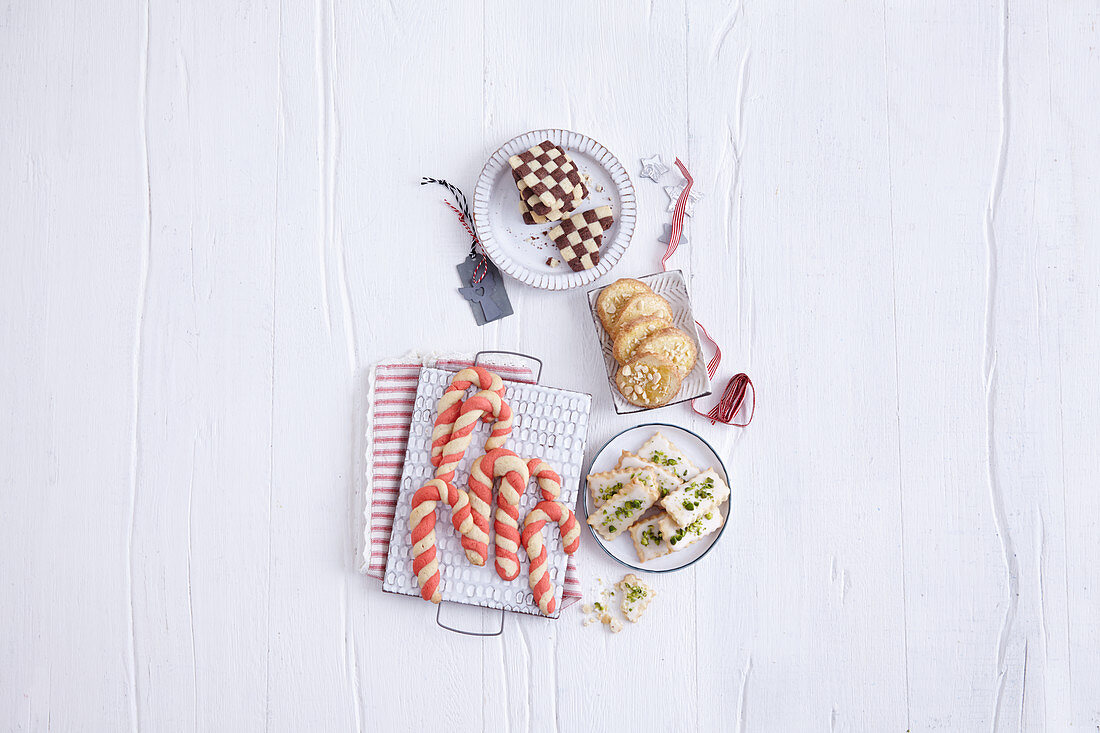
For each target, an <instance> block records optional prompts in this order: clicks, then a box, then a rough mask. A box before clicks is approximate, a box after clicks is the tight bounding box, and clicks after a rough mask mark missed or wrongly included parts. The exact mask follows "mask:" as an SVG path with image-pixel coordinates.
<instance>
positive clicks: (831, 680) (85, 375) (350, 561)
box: [0, 0, 1100, 731]
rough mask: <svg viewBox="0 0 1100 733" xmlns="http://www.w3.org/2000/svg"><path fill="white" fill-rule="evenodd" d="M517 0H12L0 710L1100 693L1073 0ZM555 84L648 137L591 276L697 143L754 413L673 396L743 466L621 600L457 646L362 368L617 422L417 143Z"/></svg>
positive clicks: (560, 111) (533, 112)
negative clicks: (482, 288) (408, 536)
mask: <svg viewBox="0 0 1100 733" xmlns="http://www.w3.org/2000/svg"><path fill="white" fill-rule="evenodd" d="M518 5H519V4H513V3H507V2H499V1H497V2H485V3H483V4H466V3H448V4H443V3H428V2H407V3H391V4H389V5H381V6H377V7H376V4H375V3H373V2H350V1H348V0H340V1H339V2H335V1H334V0H333V1H331V2H328V3H325V2H317V3H299V2H291V1H290V0H285V1H284V2H282V3H280V2H276V1H275V0H269V1H267V2H254V1H250V0H241V1H240V2H232V3H230V2H214V1H213V0H208V1H206V2H196V3H186V2H185V3H181V2H167V1H163V0H161V1H157V2H152V1H150V2H148V3H146V4H142V3H138V2H135V3H123V2H118V3H113V4H112V3H81V2H76V3H72V2H55V1H53V0H41V1H37V2H32V1H31V0H15V1H14V2H8V3H5V4H3V7H2V8H0V233H2V234H0V247H2V253H3V258H2V263H3V264H2V266H0V378H2V384H3V385H4V386H3V388H2V389H0V415H2V418H3V419H2V421H0V521H2V522H3V525H2V528H0V728H2V729H4V730H34V731H40V730H62V731H118V730H126V729H132V730H137V729H142V730H192V729H195V730H234V731H251V730H283V731H299V730H356V729H358V730H362V731H374V730H397V729H402V728H404V727H406V726H409V725H412V724H413V723H414V722H415V723H418V724H420V725H423V726H424V728H425V729H428V730H451V731H467V730H489V731H498V730H526V729H532V730H563V731H581V730H692V729H700V730H723V731H727V730H746V731H801V730H851V731H905V730H914V731H925V730H934V729H942V730H949V731H984V730H990V729H993V730H1006V731H1010V730H1011V731H1014V730H1019V729H1024V730H1029V731H1030V730H1051V731H1064V730H1082V731H1088V730H1095V729H1096V728H1097V727H1098V726H1100V543H1098V530H1100V491H1097V485H1098V482H1100V462H1098V458H1097V455H1098V451H1097V446H1096V440H1097V432H1098V428H1100V399H1098V397H1100V395H1098V389H1097V383H1096V376H1097V359H1098V358H1100V338H1098V334H1100V328H1098V326H1097V320H1098V316H1100V252H1098V251H1097V244H1098V241H1100V206H1098V202H1100V173H1098V171H1100V132H1098V128H1097V121H1098V118H1100V103H1098V101H1097V100H1098V91H1100V5H1097V4H1096V3H1095V2H1089V1H1087V0H1076V1H1070V0H1055V1H1053V2H1046V3H1035V2H1025V1H1023V0H1020V1H1019V2H1016V1H1015V0H1014V1H1013V2H1010V3H1008V8H1007V10H1006V8H1005V7H1004V6H1002V5H1001V4H1000V3H997V2H988V1H986V0H980V1H979V2H958V1H957V0H934V1H933V2H909V3H900V2H893V1H892V0H891V1H888V2H885V3H882V2H877V1H875V2H864V1H862V0H852V1H849V2H840V1H839V0H828V1H827V2H820V3H800V2H794V1H793V0H781V1H778V2H771V3H752V2H746V3H744V5H743V6H742V5H741V4H730V3H724V4H723V3H704V2H694V1H692V2H687V3H684V2H680V3H670V2H649V3H647V4H644V5H643V4H641V3H626V2H624V3H601V4H598V5H597V4H593V3H581V2H575V3H574V2H566V3H564V4H561V3H558V4H555V5H554V6H553V8H552V9H550V11H549V13H546V12H545V11H544V10H539V9H537V8H536V7H534V5H535V4H525V7H522V8H521V7H517V6H518ZM544 7H549V6H544ZM532 50H534V53H532ZM548 126H557V127H565V128H568V129H574V130H577V131H580V132H583V133H586V134H588V135H591V136H592V137H594V138H596V139H597V140H599V141H601V142H602V143H604V144H605V145H607V146H608V147H609V148H610V149H611V150H612V151H613V152H614V153H616V154H617V155H618V156H619V157H620V159H621V160H623V161H624V162H625V163H626V164H627V165H628V166H629V167H630V169H631V172H632V174H633V175H634V176H635V182H636V184H637V187H638V190H639V196H640V200H639V208H640V219H639V224H638V228H637V231H636V235H635V237H634V242H633V245H632V246H631V248H630V250H629V251H628V253H627V256H626V257H625V259H624V260H623V261H622V262H621V263H620V265H619V266H618V267H616V269H615V270H614V271H613V274H612V277H615V276H622V275H633V274H641V273H644V272H650V271H652V270H653V269H654V266H655V263H656V260H657V258H658V252H659V251H660V249H661V247H662V245H658V244H657V243H656V241H655V240H656V236H657V235H658V233H659V232H660V227H661V224H662V223H664V222H666V221H667V218H668V215H667V214H666V213H665V212H664V207H665V205H666V203H667V197H666V195H665V193H664V192H663V190H662V189H661V188H660V187H659V186H657V185H656V184H652V183H650V182H648V181H645V180H640V179H638V178H637V172H638V171H637V168H638V163H637V161H638V159H639V158H640V157H642V156H644V155H649V154H651V153H653V152H659V153H661V154H662V155H663V156H664V157H665V159H666V161H667V160H670V159H671V158H672V157H674V156H676V155H679V156H680V157H681V158H683V159H684V160H685V161H686V162H687V163H688V165H689V167H690V168H691V170H692V172H693V173H694V175H695V178H696V180H697V188H698V189H699V190H701V191H703V192H704V193H705V198H704V199H703V201H702V202H701V203H700V205H699V208H698V211H697V213H696V215H695V217H694V218H693V219H692V220H690V226H689V230H688V233H689V236H690V239H691V242H690V244H689V245H687V246H686V247H684V248H682V249H681V250H680V251H679V252H678V253H677V254H676V255H675V258H674V260H673V262H672V264H673V265H674V266H676V267H680V268H682V269H684V271H685V272H686V273H687V274H688V275H689V277H690V281H691V287H692V289H693V294H694V297H695V307H696V311H697V313H698V315H699V317H700V319H701V320H702V321H703V322H704V323H705V324H707V325H708V327H709V328H710V330H711V332H712V333H713V334H714V335H715V337H716V338H717V339H718V340H719V342H720V343H721V344H722V346H723V349H724V352H725V355H726V357H725V361H724V362H723V367H722V371H721V373H720V375H719V378H720V383H724V382H725V379H726V378H728V377H729V376H730V375H731V374H733V373H734V372H735V371H740V370H744V371H747V372H748V373H750V374H751V375H752V377H753V379H754V381H755V383H756V385H757V387H758V389H759V409H758V410H757V414H756V419H755V421H754V422H753V424H752V426H751V427H750V428H749V429H748V430H744V431H742V430H738V429H731V428H724V427H722V426H717V427H713V426H710V425H709V424H707V423H706V422H705V421H702V420H698V419H694V418H693V417H692V415H691V414H690V413H689V412H688V411H687V410H686V408H673V409H671V410H667V411H665V412H663V413H658V416H659V417H661V418H663V419H669V420H672V421H675V422H679V423H681V424H683V425H685V426H688V427H693V428H695V429H698V430H699V431H701V432H702V433H703V434H704V435H705V436H706V437H707V438H708V439H710V440H711V441H713V442H714V443H715V445H716V446H718V447H719V448H720V449H721V450H723V451H724V452H725V454H726V455H728V457H729V461H728V465H729V467H730V470H731V475H732V478H733V482H734V487H735V498H734V503H733V505H732V506H733V514H732V519H731V525H730V526H729V527H728V529H727V532H726V536H725V537H723V539H722V541H721V542H720V543H719V545H718V546H717V548H716V549H715V551H714V552H713V553H712V554H711V555H710V556H708V557H707V558H706V559H705V560H704V561H703V562H702V563H700V564H698V565H697V566H695V567H693V568H692V569H690V570H688V571H686V572H683V573H679V574H675V575H670V576H661V577H657V578H656V579H655V580H654V583H655V585H656V587H657V589H658V592H659V593H660V597H659V598H658V599H657V601H656V602H655V603H654V605H653V606H652V608H651V610H650V611H649V612H648V614H647V616H646V617H645V619H644V620H643V623H642V624H641V625H639V626H637V627H631V628H628V629H627V630H626V631H625V632H624V633H622V634H619V635H617V636H612V635H610V634H608V633H606V632H605V631H604V630H603V629H600V628H599V627H589V628H582V626H581V623H580V613H579V612H578V611H576V610H575V609H574V610H573V611H572V612H571V613H567V614H566V615H565V617H564V618H563V619H562V620H561V621H558V622H550V621H544V620H539V619H533V618H527V617H509V618H508V620H507V624H506V629H505V635H504V637H503V638H501V639H493V640H490V641H480V640H474V639H467V638H463V637H457V636H454V635H450V634H447V633H445V632H442V631H440V630H437V629H436V628H435V626H434V625H433V613H434V610H435V609H434V607H432V606H430V605H429V604H425V603H421V602H418V601H416V600H410V599H407V598H396V597H392V596H389V595H384V594H382V593H381V592H380V590H379V587H378V584H377V583H376V582H374V581H370V580H368V579H366V578H364V577H363V576H360V575H359V574H357V573H356V572H355V569H354V568H355V566H356V564H357V561H356V558H355V548H356V546H357V543H358V533H359V532H360V529H361V518H360V512H361V504H362V495H361V494H362V490H363V464H364V460H363V457H362V453H363V438H362V426H363V404H364V399H365V391H364V386H365V381H366V374H367V369H368V367H369V365H370V364H372V363H374V362H375V361H377V360H379V359H381V358H384V357H389V356H394V355H398V354H401V353H403V352H405V351H406V350H409V349H434V350H439V351H470V352H472V351H475V350H477V349H479V348H493V347H496V348H508V349H518V350H524V351H529V352H533V353H535V354H537V355H540V356H543V357H544V358H546V361H547V364H546V374H545V381H546V382H547V383H549V384H554V385H557V386H561V387H565V388H571V389H580V390H584V391H589V392H592V393H593V394H594V395H595V402H594V408H593V416H592V435H591V446H590V448H591V449H594V448H595V447H596V446H598V445H599V444H601V443H602V442H603V441H604V440H605V439H606V438H607V437H609V436H610V435H612V434H613V433H614V432H617V431H618V430H620V429H622V428H624V427H626V426H628V425H631V424H633V423H634V422H637V420H638V418H627V417H622V418H619V417H615V416H614V415H613V414H612V413H611V410H610V398H609V396H608V393H607V391H606V389H605V386H604V382H603V379H604V377H603V366H602V364H601V363H600V361H599V359H598V358H596V357H594V355H593V350H594V347H593V345H594V343H595V337H594V334H593V333H592V329H591V325H590V323H589V321H588V316H587V314H586V311H585V301H584V296H583V294H582V293H581V292H579V291H574V292H568V293H564V294H562V293H544V292H538V291H534V290H530V289H527V288H524V287H521V286H519V285H518V284H515V283H513V284H512V287H511V288H510V293H511V296H512V301H513V303H514V305H515V308H516V314H515V315H514V316H512V317H510V318H508V319H506V320H504V321H502V322H500V323H497V324H493V325H491V326H487V327H484V328H478V327H476V326H475V325H474V323H473V320H472V318H471V316H470V314H469V311H468V308H467V307H466V305H465V304H464V303H463V302H461V301H460V300H459V299H458V296H457V294H456V293H455V288H456V287H457V285H458V283H457V280H456V276H455V272H454V265H455V264H456V263H457V262H458V261H459V260H460V259H461V257H462V256H463V254H464V242H463V237H462V236H461V234H460V231H459V230H458V227H457V224H456V223H455V221H454V218H453V215H452V214H451V212H450V211H448V210H447V209H446V208H445V207H444V206H443V205H442V203H441V202H440V198H441V194H442V192H441V191H436V190H427V189H424V188H421V187H420V186H418V185H417V182H418V180H419V178H420V176H422V175H434V176H442V177H446V178H449V179H451V180H453V181H455V182H457V183H459V184H461V185H463V186H464V187H465V188H466V189H467V190H468V191H470V192H472V189H473V182H474V180H475V178H476V175H477V173H478V171H479V170H480V166H481V163H482V162H483V160H484V159H485V158H486V157H487V155H488V154H489V153H490V152H491V151H492V150H494V149H495V148H496V147H497V146H498V145H499V144H500V143H502V142H503V141H504V140H506V139H508V138H509V137H511V136H513V135H515V134H517V133H519V132H523V131H525V130H528V129H532V128H536V127H548ZM669 178H670V179H673V178H674V177H673V176H671V174H670V176H669ZM590 540H591V538H590V537H588V536H587V535H586V536H585V538H584V543H583V546H582V550H581V555H580V558H581V562H582V569H583V573H584V575H585V578H586V581H591V580H592V579H593V578H595V577H597V576H602V577H605V578H612V577H615V578H617V577H619V575H621V569H616V568H615V567H613V566H612V565H611V564H610V561H609V560H607V559H606V558H605V557H604V556H603V555H602V553H600V552H599V551H598V550H597V549H595V546H594V543H592V542H591V541H590Z"/></svg>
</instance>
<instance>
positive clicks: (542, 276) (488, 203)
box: [474, 130, 638, 290]
mask: <svg viewBox="0 0 1100 733" xmlns="http://www.w3.org/2000/svg"><path fill="white" fill-rule="evenodd" d="M543 140H549V141H550V142H552V143H554V144H556V145H560V146H561V147H563V148H565V150H566V151H568V153H569V155H570V157H571V158H573V160H574V161H575V162H576V164H577V167H578V168H580V171H581V174H582V175H585V176H587V180H586V185H587V186H588V198H587V199H585V200H584V201H583V202H581V204H580V205H579V206H578V207H577V209H576V210H575V211H574V212H573V213H579V212H581V211H587V210H588V209H592V208H595V207H597V206H602V205H604V204H610V205H611V209H612V211H613V212H614V215H615V224H614V225H612V227H611V229H609V230H608V231H607V232H606V233H605V234H604V236H603V246H601V247H600V263H599V264H598V265H596V266H595V267H593V268H592V269H590V270H585V271H583V272H573V271H572V270H570V269H569V266H568V265H566V264H565V263H564V262H562V261H561V258H560V257H559V256H558V248H557V247H556V246H554V243H553V242H552V241H551V240H550V238H549V237H547V236H546V232H548V231H549V230H550V229H552V228H553V227H554V226H556V225H557V224H558V222H548V223H546V224H525V223H524V221H523V217H522V216H521V215H520V208H519V205H520V201H519V192H518V191H517V190H516V184H515V181H513V179H512V170H511V168H510V167H509V165H508V158H510V157H511V156H513V155H515V154H516V153H520V152H523V151H524V150H527V149H529V148H532V147H534V146H536V145H538V144H539V143H540V142H542V141H543ZM637 215H638V209H637V201H636V200H635V196H634V184H633V183H631V182H630V176H629V175H628V174H627V172H626V169H625V168H623V166H622V164H621V163H619V161H618V159H617V158H616V157H615V156H614V155H612V154H611V153H610V152H608V150H607V148H605V147H604V146H603V145H600V144H599V143H598V142H596V141H595V140H593V139H592V138H590V137H585V136H584V135H581V134H579V133H576V132H570V131H568V130H532V131H531V132H525V133H523V134H522V135H519V136H517V137H514V138H512V139H511V140H509V141H508V142H506V143H505V144H504V145H502V146H501V147H500V149H499V150H497V151H496V152H495V153H493V154H492V155H491V156H490V157H489V160H488V161H487V162H486V163H485V167H484V168H482V170H481V176H480V177H479V178H478V180H477V188H476V189H475V190H474V226H475V227H476V229H477V236H478V239H480V240H481V245H482V247H484V248H485V254H486V255H488V257H489V259H491V260H492V261H493V262H494V263H495V264H496V266H497V267H499V268H500V270H501V272H504V273H507V274H508V275H511V276H512V277H514V278H515V279H516V280H519V281H520V282H522V283H526V284H528V285H532V286H534V287H536V288H543V289H545V290H567V289H569V288H576V287H580V286H581V285H586V284H588V283H590V282H592V281H594V280H596V279H598V278H600V277H602V276H603V275H605V274H607V273H608V272H609V271H610V270H611V268H612V267H614V266H615V263H616V262H618V261H619V258H621V257H622V256H623V253H624V252H626V248H627V245H629V244H630V237H631V235H633V234H634V223H635V220H636V219H637ZM548 258H549V259H550V260H551V261H552V262H556V263H557V266H556V267H555V266H551V265H548V264H546V261H547V259H548Z"/></svg>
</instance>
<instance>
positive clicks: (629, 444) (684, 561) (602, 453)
mask: <svg viewBox="0 0 1100 733" xmlns="http://www.w3.org/2000/svg"><path fill="white" fill-rule="evenodd" d="M657 432H659V433H661V434H662V435H664V436H665V437H666V438H668V439H669V440H671V441H672V442H673V443H675V444H676V447H677V448H679V449H680V450H682V451H683V452H684V453H686V454H687V457H688V458H689V459H690V460H691V462H692V463H694V464H695V465H696V466H698V467H699V468H701V469H704V470H705V469H707V468H713V469H714V470H715V471H716V472H717V473H718V475H719V476H721V477H722V480H723V481H725V482H726V483H727V484H729V482H730V480H729V474H728V473H727V472H726V465H725V464H724V463H722V459H721V458H720V457H719V456H718V453H717V452H716V451H715V450H714V448H712V447H711V445H710V443H708V442H707V441H705V440H703V439H702V438H701V437H699V436H698V435H696V434H695V433H693V432H691V431H690V430H685V429H684V428H681V427H678V426H676V425H669V424H667V423H645V424H642V425H637V426H635V427H632V428H629V429H627V430H624V431H623V432H621V433H619V434H618V435H616V436H615V437H614V438H612V439H611V440H609V441H608V442H607V444H606V445H605V446H604V447H603V448H600V450H599V452H598V453H596V457H595V458H593V459H592V464H591V465H590V466H589V467H588V473H599V472H600V471H610V470H611V469H613V468H614V467H615V464H616V463H617V462H618V460H619V456H621V455H622V452H623V451H624V450H625V451H629V452H631V453H633V452H634V451H636V450H638V448H640V447H641V445H642V443H644V442H646V441H647V440H649V438H650V436H652V435H653V434H654V433H657ZM585 475H586V476H587V475H588V474H585ZM730 489H731V494H730V498H729V500H728V501H726V502H725V503H724V504H723V505H722V507H721V509H720V511H721V513H722V526H721V527H719V528H718V529H717V531H715V532H711V533H710V534H709V535H707V536H706V537H704V538H702V539H701V540H699V541H698V542H694V543H692V544H690V545H688V546H687V547H685V548H684V549H682V550H679V551H677V552H671V553H669V554H667V555H664V556H663V557H658V558H655V559H653V560H650V561H649V562H647V563H642V562H640V561H639V560H638V553H637V552H635V550H634V543H633V541H632V540H631V539H630V533H629V532H624V533H623V534H621V535H619V536H618V537H616V538H615V539H614V540H612V541H610V542H608V541H607V540H605V539H604V538H603V537H600V535H599V534H597V533H596V532H595V531H593V530H592V528H591V526H589V527H588V529H589V534H591V535H592V537H593V538H595V540H596V542H597V543H598V544H599V545H600V547H602V548H603V550H604V552H606V553H607V554H608V555H610V556H611V557H613V558H615V559H616V560H618V561H619V562H620V563H622V564H623V565H626V566H627V567H630V568H634V569H635V570H641V571H643V572H646V573H667V572H671V571H673V570H681V569H683V568H686V567H687V566H688V565H691V564H692V563H694V562H695V561H696V560H699V559H700V558H702V557H703V555H706V554H707V552H709V551H710V548H711V547H713V546H714V544H715V543H716V542H718V538H719V537H721V536H722V533H723V532H725V531H726V520H727V519H728V518H729V512H730V504H731V503H732V502H733V501H734V499H735V498H736V496H737V492H736V489H735V488H734V487H733V486H731V487H730ZM582 491H583V493H584V513H585V518H586V519H587V517H588V515H589V514H591V513H592V512H593V511H595V507H594V506H592V497H591V495H590V494H589V493H588V485H587V482H585V486H584V487H583V489H582ZM585 524H586V525H587V522H586V523H585Z"/></svg>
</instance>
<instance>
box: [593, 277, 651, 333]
mask: <svg viewBox="0 0 1100 733" xmlns="http://www.w3.org/2000/svg"><path fill="white" fill-rule="evenodd" d="M652 292H653V291H652V290H650V289H649V286H648V285H646V284H645V283H644V282H642V281H641V280H635V279H634V278H630V277H623V278H619V279H618V280H616V281H615V282H613V283H611V284H610V285H608V286H607V287H606V288H604V289H603V290H602V291H600V295H599V297H597V298H596V315H597V316H598V317H599V319H600V323H602V324H603V327H604V330H605V331H607V332H608V333H611V326H612V324H614V323H615V316H617V315H619V309H620V308H622V306H623V303H625V302H626V300H627V298H629V297H630V296H632V295H637V294H638V293H652Z"/></svg>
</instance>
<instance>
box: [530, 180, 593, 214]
mask: <svg viewBox="0 0 1100 733" xmlns="http://www.w3.org/2000/svg"><path fill="white" fill-rule="evenodd" d="M577 179H578V180H580V176H579V175H578V177H577ZM524 195H526V196H527V198H524ZM532 197H534V198H536V200H537V197H535V195H534V194H533V193H531V192H530V191H529V190H527V189H523V192H522V193H521V195H520V201H519V211H520V214H521V215H522V216H523V221H524V223H525V224H546V223H549V222H552V221H561V220H562V219H564V218H565V215H566V214H568V213H569V212H570V211H573V210H574V209H575V208H577V206H579V205H580V203H581V201H583V200H584V199H586V198H588V187H587V186H585V185H584V184H583V183H581V184H580V185H579V186H577V187H576V188H574V189H573V198H572V199H571V200H570V201H569V202H567V203H566V204H565V206H564V207H563V208H562V209H560V210H559V209H555V210H553V211H551V212H550V213H549V214H547V215H546V216H542V215H540V214H536V213H535V212H533V211H531V204H530V203H529V201H530V199H531V198H532Z"/></svg>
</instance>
